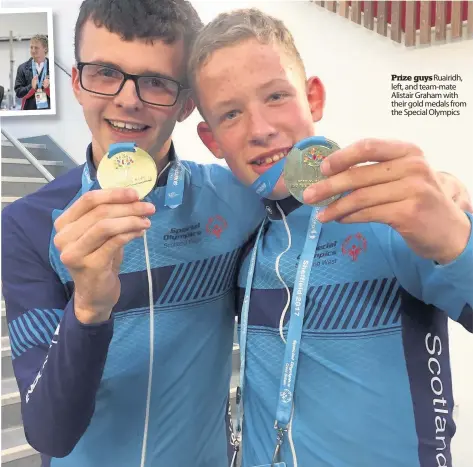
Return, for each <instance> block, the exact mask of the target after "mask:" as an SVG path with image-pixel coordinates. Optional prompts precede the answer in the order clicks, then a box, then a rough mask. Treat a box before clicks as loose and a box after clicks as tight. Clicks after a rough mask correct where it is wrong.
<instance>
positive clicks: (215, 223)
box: [205, 215, 228, 238]
mask: <svg viewBox="0 0 473 467" xmlns="http://www.w3.org/2000/svg"><path fill="white" fill-rule="evenodd" d="M227 225H228V224H227V221H226V220H225V219H224V218H223V217H222V216H219V215H217V216H214V217H211V218H209V221H208V222H207V226H206V228H205V230H206V231H207V233H208V234H211V235H215V236H216V237H217V238H220V236H221V235H222V232H223V231H224V230H225V229H226V228H227Z"/></svg>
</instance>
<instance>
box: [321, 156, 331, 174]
mask: <svg viewBox="0 0 473 467" xmlns="http://www.w3.org/2000/svg"><path fill="white" fill-rule="evenodd" d="M320 171H321V172H322V174H323V175H328V174H329V173H330V161H329V160H328V159H325V160H324V161H323V162H322V164H320Z"/></svg>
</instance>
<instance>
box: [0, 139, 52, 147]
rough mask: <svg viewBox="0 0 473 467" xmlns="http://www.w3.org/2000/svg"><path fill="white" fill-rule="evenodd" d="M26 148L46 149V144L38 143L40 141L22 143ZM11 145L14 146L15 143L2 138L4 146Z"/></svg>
mask: <svg viewBox="0 0 473 467" xmlns="http://www.w3.org/2000/svg"><path fill="white" fill-rule="evenodd" d="M21 144H22V145H23V146H24V147H25V148H26V149H46V145H45V144H38V143H21ZM3 147H5V148H7V147H10V148H13V147H15V146H13V143H11V142H10V141H8V140H5V139H2V148H3Z"/></svg>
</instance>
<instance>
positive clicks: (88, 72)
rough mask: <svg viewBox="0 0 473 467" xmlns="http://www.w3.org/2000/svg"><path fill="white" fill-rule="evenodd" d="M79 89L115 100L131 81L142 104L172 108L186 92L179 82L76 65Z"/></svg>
mask: <svg viewBox="0 0 473 467" xmlns="http://www.w3.org/2000/svg"><path fill="white" fill-rule="evenodd" d="M77 69H78V70H79V80H80V85H81V86H82V87H83V88H84V89H85V90H86V91H89V92H92V93H94V94H100V95H102V96H116V95H117V94H119V93H120V91H121V90H122V89H123V86H124V85H125V83H126V82H127V81H128V80H129V79H131V80H132V81H133V82H134V83H135V89H136V93H137V94H138V97H139V98H140V100H141V101H143V102H145V103H146V104H151V105H159V106H163V107H172V106H173V105H174V104H175V103H176V102H177V99H178V98H179V94H180V93H181V91H183V90H186V89H188V88H187V87H186V86H183V85H182V84H181V83H179V81H176V80H174V79H171V78H168V77H165V76H162V75H159V74H154V75H149V76H144V75H132V74H130V73H125V72H124V71H121V70H118V69H116V68H113V67H111V66H108V65H101V64H98V63H86V62H79V63H78V64H77Z"/></svg>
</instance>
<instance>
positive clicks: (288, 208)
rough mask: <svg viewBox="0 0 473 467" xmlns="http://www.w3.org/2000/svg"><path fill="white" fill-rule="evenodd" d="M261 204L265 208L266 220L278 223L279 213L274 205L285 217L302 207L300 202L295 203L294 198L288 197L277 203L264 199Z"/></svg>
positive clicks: (280, 216) (280, 217)
mask: <svg viewBox="0 0 473 467" xmlns="http://www.w3.org/2000/svg"><path fill="white" fill-rule="evenodd" d="M263 204H264V206H265V209H266V213H267V215H268V218H269V219H270V220H272V221H280V220H281V219H282V215H281V212H280V211H279V209H278V208H277V206H276V205H279V207H280V208H281V209H282V211H283V212H284V215H285V216H288V215H289V214H291V212H293V211H295V210H296V209H298V208H300V207H301V206H304V205H303V204H302V203H301V202H299V201H297V199H296V198H294V196H289V197H287V198H284V199H281V200H279V201H274V200H271V199H265V198H264V199H263Z"/></svg>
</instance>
